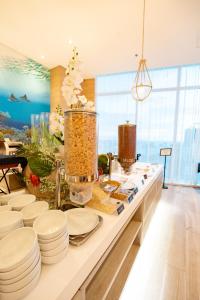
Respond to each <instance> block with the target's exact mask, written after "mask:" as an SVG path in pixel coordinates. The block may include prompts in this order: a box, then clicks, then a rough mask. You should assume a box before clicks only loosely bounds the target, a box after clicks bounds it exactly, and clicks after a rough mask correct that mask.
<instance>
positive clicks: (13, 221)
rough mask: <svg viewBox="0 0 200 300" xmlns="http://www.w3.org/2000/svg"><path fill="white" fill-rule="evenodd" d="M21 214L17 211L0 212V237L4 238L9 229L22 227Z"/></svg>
mask: <svg viewBox="0 0 200 300" xmlns="http://www.w3.org/2000/svg"><path fill="white" fill-rule="evenodd" d="M23 226H24V224H23V218H22V214H21V213H20V212H17V211H1V212H0V239H2V238H4V237H5V236H6V235H8V234H9V233H10V232H11V231H13V230H15V229H17V228H20V227H23Z"/></svg>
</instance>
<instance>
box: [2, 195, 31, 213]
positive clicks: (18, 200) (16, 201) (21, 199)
mask: <svg viewBox="0 0 200 300" xmlns="http://www.w3.org/2000/svg"><path fill="white" fill-rule="evenodd" d="M35 200H36V197H35V195H32V194H20V195H17V196H15V197H12V198H11V199H10V200H9V201H8V204H9V205H11V206H12V209H13V210H17V211H20V210H22V208H24V207H25V206H27V205H29V204H31V203H33V202H35Z"/></svg>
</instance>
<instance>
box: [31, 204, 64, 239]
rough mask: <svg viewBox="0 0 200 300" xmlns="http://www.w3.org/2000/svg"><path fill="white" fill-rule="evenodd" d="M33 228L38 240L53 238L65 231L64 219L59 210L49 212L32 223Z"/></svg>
mask: <svg viewBox="0 0 200 300" xmlns="http://www.w3.org/2000/svg"><path fill="white" fill-rule="evenodd" d="M33 228H34V230H35V232H36V233H37V235H38V238H39V239H45V238H54V237H56V236H57V235H58V234H59V233H61V232H63V231H64V230H65V229H67V222H66V217H65V215H64V213H63V212H62V211H60V210H49V211H47V212H45V213H44V214H42V215H41V216H39V217H38V218H37V219H36V220H35V221H34V223H33Z"/></svg>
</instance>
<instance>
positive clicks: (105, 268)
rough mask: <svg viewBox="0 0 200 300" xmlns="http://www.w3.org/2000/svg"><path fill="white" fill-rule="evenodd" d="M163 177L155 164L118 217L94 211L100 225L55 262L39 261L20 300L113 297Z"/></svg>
mask: <svg viewBox="0 0 200 300" xmlns="http://www.w3.org/2000/svg"><path fill="white" fill-rule="evenodd" d="M136 165H137V164H136ZM138 165H141V164H138ZM162 179H163V170H162V166H160V165H154V166H153V172H152V173H151V175H150V176H148V178H147V179H145V180H144V184H143V185H142V186H141V187H140V188H139V191H138V193H137V194H136V195H135V196H134V199H133V201H132V202H131V203H130V204H128V203H125V209H124V210H123V211H122V213H121V214H120V215H118V216H117V215H107V214H105V213H102V212H100V211H97V210H93V211H95V212H96V213H97V214H98V215H100V216H102V217H103V224H102V226H101V227H100V228H99V229H98V230H97V231H96V232H95V233H94V234H93V236H91V237H90V238H89V239H88V240H87V242H86V243H85V244H83V245H81V246H80V247H74V246H71V245H70V246H69V249H68V253H67V255H66V257H65V258H64V259H63V260H62V261H61V262H60V263H58V264H55V265H43V266H42V273H41V278H40V281H39V283H38V285H37V287H36V288H35V289H34V290H33V291H32V292H31V293H30V294H29V295H28V296H27V297H25V298H24V299H26V300H36V299H37V300H43V299H48V300H70V299H73V300H80V299H87V300H88V299H95V300H97V299H100V300H102V299H118V297H119V295H120V293H121V290H122V288H123V286H124V283H125V281H126V278H127V276H128V273H129V271H130V268H131V266H132V264H133V262H134V258H135V256H136V254H137V251H138V250H139V247H140V244H141V243H142V239H143V237H144V234H145V232H146V228H147V227H148V224H149V221H150V219H151V215H152V212H153V211H154V208H155V207H156V203H157V201H158V200H159V198H160V195H161V191H162ZM87 209H88V210H91V208H87Z"/></svg>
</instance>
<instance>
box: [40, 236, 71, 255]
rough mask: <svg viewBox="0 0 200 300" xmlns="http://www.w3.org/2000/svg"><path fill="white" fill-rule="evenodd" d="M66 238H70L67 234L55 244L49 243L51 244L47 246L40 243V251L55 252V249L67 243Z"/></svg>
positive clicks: (54, 242)
mask: <svg viewBox="0 0 200 300" xmlns="http://www.w3.org/2000/svg"><path fill="white" fill-rule="evenodd" d="M66 238H68V233H67V232H66V233H65V234H64V235H63V236H62V237H61V238H59V239H57V240H55V241H53V242H49V243H45V244H42V243H40V242H39V245H40V250H41V251H49V250H53V249H55V248H57V247H58V246H60V244H63V243H64V242H65V240H66Z"/></svg>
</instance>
